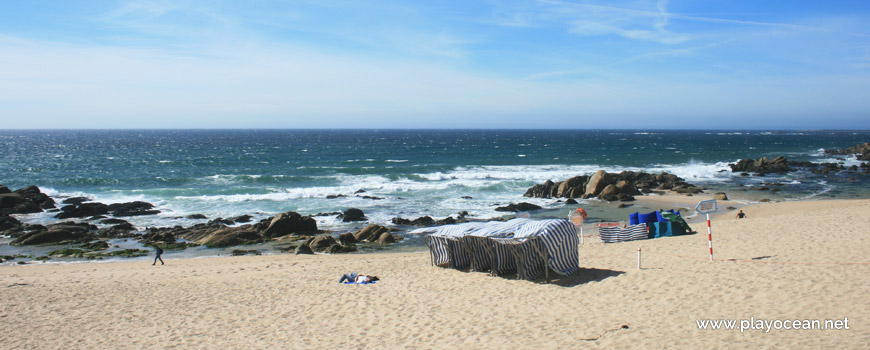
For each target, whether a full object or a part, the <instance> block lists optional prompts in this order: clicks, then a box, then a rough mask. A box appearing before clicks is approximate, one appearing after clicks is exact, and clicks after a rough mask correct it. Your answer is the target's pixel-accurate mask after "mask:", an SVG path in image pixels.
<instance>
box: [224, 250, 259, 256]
mask: <svg viewBox="0 0 870 350" xmlns="http://www.w3.org/2000/svg"><path fill="white" fill-rule="evenodd" d="M230 254H232V256H243V255H263V254H262V253H260V251H259V250H255V249H251V250H243V249H233V251H232V252H230Z"/></svg>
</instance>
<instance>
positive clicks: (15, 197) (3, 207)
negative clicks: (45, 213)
mask: <svg viewBox="0 0 870 350" xmlns="http://www.w3.org/2000/svg"><path fill="white" fill-rule="evenodd" d="M40 212H42V208H40V207H39V204H37V203H34V202H31V201H28V200H27V199H26V198H24V196H22V195H21V194H19V193H14V192H13V193H3V194H0V215H9V214H30V213H40Z"/></svg>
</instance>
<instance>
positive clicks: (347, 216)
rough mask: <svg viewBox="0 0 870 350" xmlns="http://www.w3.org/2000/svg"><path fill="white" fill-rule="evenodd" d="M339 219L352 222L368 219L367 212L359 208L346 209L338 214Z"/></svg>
mask: <svg viewBox="0 0 870 350" xmlns="http://www.w3.org/2000/svg"><path fill="white" fill-rule="evenodd" d="M338 218H339V219H341V221H343V222H352V221H366V220H368V218H366V215H365V213H363V211H362V210H360V209H357V208H350V209H347V210H345V211H344V213H342V214H341V215H339V216H338Z"/></svg>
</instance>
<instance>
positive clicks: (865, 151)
mask: <svg viewBox="0 0 870 350" xmlns="http://www.w3.org/2000/svg"><path fill="white" fill-rule="evenodd" d="M825 153H827V154H837V155H852V154H854V155H856V156H857V158H858V160H870V142H865V143H862V144H858V145H855V146H852V147H849V148H846V149H834V150H825Z"/></svg>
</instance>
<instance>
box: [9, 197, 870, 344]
mask: <svg viewBox="0 0 870 350" xmlns="http://www.w3.org/2000/svg"><path fill="white" fill-rule="evenodd" d="M701 199H704V198H701V197H695V198H694V199H692V200H691V201H690V202H697V201H698V200H701ZM683 200H684V201H686V200H685V199H683ZM741 209H743V210H744V212H746V213H747V215H748V216H747V218H745V219H741V220H737V219H735V218H734V211H726V210H724V206H720V210H721V211H722V213H720V215H716V216H714V218H713V224H712V226H713V229H712V230H713V243H714V254H715V257H716V261H713V262H711V261H709V256H708V249H707V234H706V231H705V228H704V227H703V226H701V225H699V224H695V227H694V228H695V229H696V230H698V231H699V233H698V234H695V235H690V236H681V237H666V238H659V239H653V240H644V241H635V242H625V243H616V244H602V243H599V242H598V241H597V238H595V237H587V239H586V240H585V243H584V244H583V245H581V247H580V265H581V270H580V271H579V272H577V273H575V274H574V275H572V276H569V277H562V278H561V279H558V280H555V281H554V282H553V283H551V284H545V283H541V281H538V282H532V281H525V280H516V279H513V277H512V276H501V277H491V276H489V275H488V274H486V273H478V272H464V271H458V270H452V269H446V268H440V267H433V266H431V265H430V260H429V254H428V252H425V251H421V252H415V253H376V254H352V255H331V256H330V255H313V256H312V255H309V256H304V255H300V256H295V255H289V254H283V255H268V256H243V257H225V258H202V259H185V260H167V261H166V265H165V266H159V265H158V266H151V263H150V261H148V262H142V261H136V262H112V263H94V262H87V263H69V264H29V265H16V266H4V267H2V268H0V288H2V291H3V293H2V294H3V308H2V311H0V325H2V326H0V327H2V328H0V344H3V347H4V348H8V349H73V348H76V349H83V348H89V349H227V348H236V349H238V348H242V349H264V348H273V349H345V348H370V349H383V348H407V349H457V348H460V349H531V348H540V349H574V348H586V347H591V348H644V349H655V348H683V349H697V348H736V349H742V348H785V347H789V348H792V349H816V348H839V349H845V348H851V349H859V348H866V341H867V339H870V316H868V314H870V298H868V297H867V296H868V295H870V277H868V276H870V258H868V257H867V253H868V252H870V239H868V238H867V236H866V235H867V227H870V217H868V216H867V213H870V200H832V201H807V202H784V203H765V204H759V205H751V206H746V207H742V208H741ZM586 232H587V234H594V233H595V229H594V228H592V227H589V228H586ZM638 248H641V249H642V269H641V270H638V269H637V266H636V265H637V260H636V256H637V249H638ZM353 271H355V272H359V273H367V274H376V275H379V276H380V277H381V278H382V280H381V281H379V282H378V283H376V284H373V285H344V284H339V283H337V282H338V279H339V277H340V276H341V275H342V274H343V273H349V272H353ZM704 320H734V321H735V322H736V327H737V328H735V329H718V330H713V329H710V328H708V329H699V328H700V327H699V322H703V321H704ZM759 320H761V322H762V323H764V322H769V323H770V324H772V325H776V322H775V321H779V323H778V324H779V325H780V326H783V325H784V323H783V322H784V321H787V322H789V323H788V324H789V325H793V323H790V322H792V321H795V320H798V321H804V320H808V321H810V323H811V322H812V321H813V320H819V321H820V322H819V323H820V324H821V325H823V326H824V325H825V322H826V321H827V320H831V323H830V324H834V323H833V321H839V322H840V323H839V324H840V325H841V327H840V328H843V329H839V330H837V329H812V330H807V329H784V328H783V329H775V328H773V327H772V328H771V329H770V330H767V329H744V330H743V331H742V332H741V330H740V329H739V327H740V326H741V323H743V324H744V325H745V324H747V323H749V322H750V321H752V322H753V323H752V326H755V322H757V321H759ZM846 320H847V322H848V323H847V325H848V329H845V327H844V326H845V325H844V324H843V323H844V321H846ZM741 321H745V322H741ZM799 323H800V322H799ZM810 323H808V324H810ZM781 328H782V327H781Z"/></svg>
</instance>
